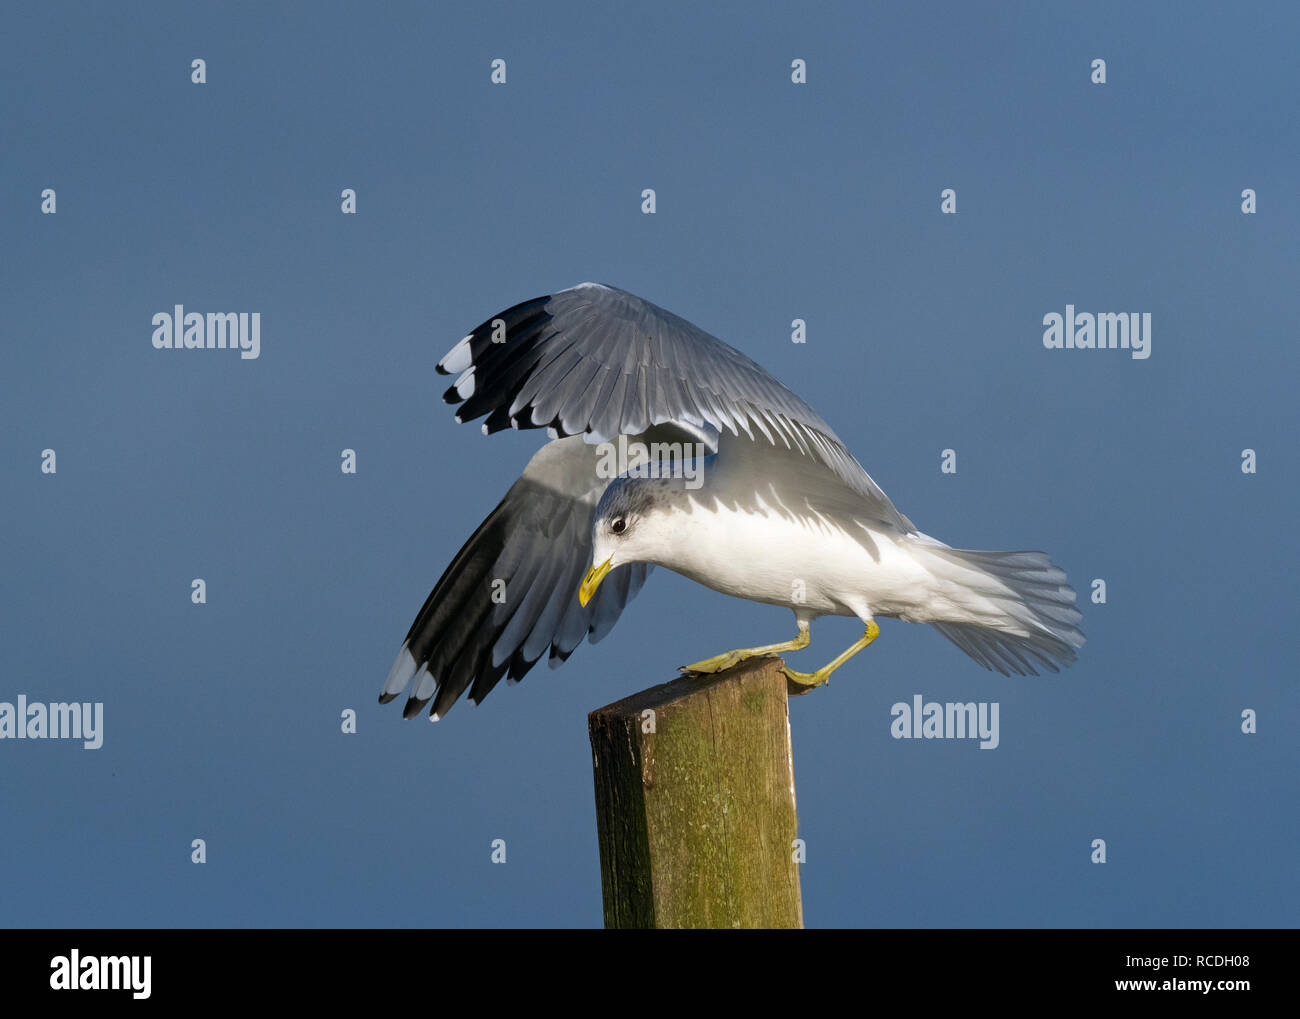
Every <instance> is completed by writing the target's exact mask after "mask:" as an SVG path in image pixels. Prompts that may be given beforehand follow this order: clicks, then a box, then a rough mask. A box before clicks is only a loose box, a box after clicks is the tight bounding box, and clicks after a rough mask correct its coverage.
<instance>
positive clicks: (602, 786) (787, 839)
mask: <svg viewBox="0 0 1300 1019" xmlns="http://www.w3.org/2000/svg"><path fill="white" fill-rule="evenodd" d="M781 665H782V663H781V661H780V659H777V658H754V659H750V660H749V661H747V662H742V663H741V664H740V665H737V666H736V667H735V668H732V669H730V670H728V671H727V672H723V673H719V674H718V675H716V676H707V677H704V676H699V677H697V676H683V677H681V678H680V679H676V680H673V681H672V682H671V683H664V684H662V685H660V686H656V687H652V688H650V689H649V690H643V691H642V692H641V693H638V694H633V695H632V696H631V697H627V698H624V699H623V700H621V701H617V702H615V703H614V704H610V705H609V706H607V707H604V708H599V709H598V710H596V711H593V712H592V713H591V714H590V715H589V716H588V717H587V729H588V732H589V734H590V736H591V749H592V764H593V767H594V770H595V779H596V828H597V832H598V834H599V838H600V883H601V890H602V893H603V896H604V903H605V926H606V927H609V928H630V927H802V926H803V907H802V904H801V902H800V898H799V865H798V864H797V863H796V862H795V860H794V845H793V843H794V840H795V838H797V834H798V828H797V821H796V818H795V804H794V762H793V759H792V754H791V747H790V721H789V713H788V710H787V705H786V678H785V676H784V675H783V674H782V673H781V671H780V669H781Z"/></svg>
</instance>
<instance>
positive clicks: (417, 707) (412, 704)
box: [402, 697, 429, 718]
mask: <svg viewBox="0 0 1300 1019" xmlns="http://www.w3.org/2000/svg"><path fill="white" fill-rule="evenodd" d="M428 703H429V698H428V697H425V698H424V699H423V700H417V699H416V698H414V697H411V698H408V699H407V702H406V707H404V708H402V717H403V718H414V717H415V716H416V715H418V714H419V713H420V711H421V710H422V709H423V708H424V706H425V705H426V704H428Z"/></svg>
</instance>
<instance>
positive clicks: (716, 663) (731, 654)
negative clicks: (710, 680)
mask: <svg viewBox="0 0 1300 1019" xmlns="http://www.w3.org/2000/svg"><path fill="white" fill-rule="evenodd" d="M811 641H812V637H811V636H810V635H809V633H808V624H807V623H801V624H800V625H799V633H798V635H797V636H795V638H794V639H793V640H787V641H782V642H781V643H780V644H765V645H764V646H763V647H743V648H738V649H737V650H735V651H726V652H724V653H723V654H720V655H714V656H713V657H712V658H706V659H704V661H702V662H696V663H695V664H694V665H683V666H682V669H681V671H682V672H698V673H703V674H705V675H709V674H711V673H714V672H722V671H724V670H725V669H729V668H731V667H732V666H733V665H738V664H739V663H740V662H743V661H744V660H745V659H746V658H754V657H756V656H758V655H771V654H776V653H778V652H781V651H802V650H803V649H804V648H806V647H807V646H808V645H809V643H810V642H811Z"/></svg>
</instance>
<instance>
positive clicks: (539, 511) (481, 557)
mask: <svg viewBox="0 0 1300 1019" xmlns="http://www.w3.org/2000/svg"><path fill="white" fill-rule="evenodd" d="M608 481H609V479H608V478H602V477H599V476H598V473H597V452H596V449H595V448H594V447H592V446H589V445H587V444H586V443H584V442H583V440H582V439H581V438H580V437H577V436H574V437H572V438H566V439H557V440H555V441H554V442H549V443H547V444H546V445H545V446H543V447H542V448H541V449H540V450H538V451H537V453H536V454H535V455H534V456H533V458H532V460H530V461H529V463H528V466H527V467H526V468H525V469H524V473H523V474H522V475H521V476H520V478H519V480H518V481H516V482H515V483H514V484H513V485H512V486H511V487H510V491H509V492H507V493H506V497H505V498H504V499H502V500H501V503H500V505H498V506H497V508H496V509H494V510H493V511H492V512H491V514H489V515H488V518H487V519H486V520H484V521H483V523H482V524H480V525H479V527H478V530H476V531H475V532H474V534H473V535H472V536H471V537H470V539H469V541H467V542H466V543H465V546H464V547H463V548H462V549H461V550H460V551H459V552H458V553H457V554H456V557H455V558H454V559H453V560H452V561H451V565H450V566H448V567H447V569H446V570H445V571H444V572H443V575H442V577H441V578H440V579H439V580H438V583H437V584H436V585H435V586H434V588H433V591H432V592H431V593H430V594H429V597H428V598H427V599H426V600H425V602H424V607H423V608H422V609H420V614H419V615H418V616H416V617H415V622H414V623H412V624H411V629H410V631H409V632H408V633H407V635H406V640H405V642H404V643H403V644H402V650H401V651H400V652H399V653H398V655H397V661H396V662H395V663H394V664H393V669H392V671H391V672H390V673H389V675H388V681H387V682H386V683H385V684H384V692H383V693H382V694H381V695H380V697H379V702H380V703H381V704H386V703H388V702H389V701H391V700H392V699H393V698H394V697H396V696H397V695H398V694H400V693H401V692H402V691H403V690H405V689H406V688H407V686H408V685H410V686H411V693H410V697H409V698H408V700H407V702H406V708H405V710H404V711H403V715H404V716H405V717H407V718H410V717H412V716H413V715H416V714H418V713H419V712H420V709H421V708H423V707H424V705H425V704H427V703H428V702H429V701H430V700H432V701H433V706H432V708H430V715H431V717H432V718H433V719H434V720H435V721H436V720H437V719H438V718H440V717H442V716H443V715H445V714H446V713H447V711H448V710H450V708H451V706H452V705H453V704H454V703H455V702H456V700H457V698H459V697H460V695H461V694H462V693H464V692H465V691H466V690H467V689H468V690H469V697H470V700H472V701H474V703H476V704H477V703H479V702H480V701H482V699H483V698H484V697H486V696H487V694H488V692H489V691H490V690H491V689H492V688H493V687H494V686H496V684H497V683H498V682H499V681H500V680H501V677H502V676H507V677H508V678H509V679H511V680H518V679H520V678H522V677H523V675H524V674H525V673H526V672H528V670H529V669H531V668H532V667H533V665H534V664H535V663H536V662H537V660H538V659H539V658H540V657H541V656H542V654H543V653H544V652H545V651H546V649H547V648H548V647H549V648H550V664H551V666H552V668H553V667H555V666H556V665H558V664H559V663H560V662H562V661H564V660H565V659H566V658H568V657H569V655H570V654H572V653H573V649H574V648H576V647H577V646H578V644H579V643H581V642H582V638H583V637H585V636H587V635H588V634H590V636H591V640H592V642H593V643H594V642H595V641H598V640H600V639H601V638H602V637H603V636H604V635H605V634H606V633H608V632H609V630H610V629H611V628H612V627H613V625H614V623H615V622H616V621H617V619H618V616H619V613H620V612H622V611H623V606H624V605H625V604H627V602H628V601H629V600H630V599H631V598H632V597H633V596H634V595H635V594H636V593H637V591H639V590H640V589H641V584H642V583H643V582H644V580H645V577H646V574H647V572H649V570H650V567H649V566H647V565H645V564H642V563H631V564H628V565H627V566H624V567H621V568H620V569H617V570H615V571H614V572H613V573H611V574H610V575H609V579H608V580H607V581H606V582H605V583H604V584H602V585H601V587H600V590H599V591H597V592H596V597H595V598H593V599H592V600H591V601H590V602H589V603H588V604H587V606H586V607H585V608H584V607H583V606H582V605H580V604H579V603H578V586H579V584H580V583H581V581H582V577H583V574H584V573H585V572H586V571H587V569H588V567H590V566H591V523H592V515H593V513H594V511H595V507H596V503H597V502H598V501H599V499H600V494H601V492H602V491H604V488H605V485H606V484H608Z"/></svg>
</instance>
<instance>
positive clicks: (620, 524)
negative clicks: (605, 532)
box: [609, 517, 627, 534]
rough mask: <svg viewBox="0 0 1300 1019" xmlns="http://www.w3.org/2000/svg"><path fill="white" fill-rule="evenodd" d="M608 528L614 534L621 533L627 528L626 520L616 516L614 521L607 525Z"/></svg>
mask: <svg viewBox="0 0 1300 1019" xmlns="http://www.w3.org/2000/svg"><path fill="white" fill-rule="evenodd" d="M609 529H610V530H611V531H613V532H614V533H615V534H622V533H623V532H624V531H626V530H627V521H626V520H624V519H623V518H622V517H616V518H615V519H614V522H613V523H611V524H610V525H609Z"/></svg>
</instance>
